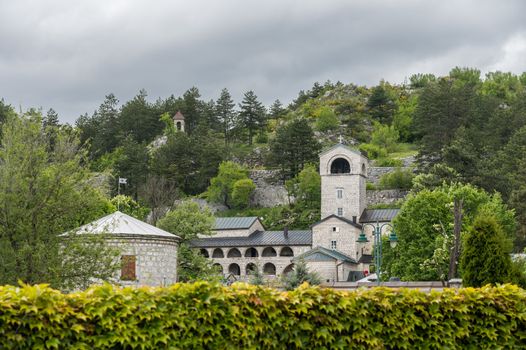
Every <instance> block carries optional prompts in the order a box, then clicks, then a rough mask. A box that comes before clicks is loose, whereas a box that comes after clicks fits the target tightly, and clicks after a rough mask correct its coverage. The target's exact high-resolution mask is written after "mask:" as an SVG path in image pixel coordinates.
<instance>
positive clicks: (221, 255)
mask: <svg viewBox="0 0 526 350" xmlns="http://www.w3.org/2000/svg"><path fill="white" fill-rule="evenodd" d="M224 257H225V253H223V249H221V248H216V249H214V252H213V253H212V258H224Z"/></svg>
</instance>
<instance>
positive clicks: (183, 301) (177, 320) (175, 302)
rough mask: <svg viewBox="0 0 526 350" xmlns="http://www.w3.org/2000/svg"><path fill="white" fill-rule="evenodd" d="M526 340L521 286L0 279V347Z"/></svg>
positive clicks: (525, 295) (410, 345) (469, 344)
mask: <svg viewBox="0 0 526 350" xmlns="http://www.w3.org/2000/svg"><path fill="white" fill-rule="evenodd" d="M524 347H526V291H524V290H522V289H520V288H518V287H515V286H510V285H506V286H502V287H497V288H490V287H485V288H481V289H473V288H466V289H460V290H459V291H456V290H446V291H444V292H432V293H430V294H426V293H422V292H417V291H411V290H401V291H393V290H389V289H385V288H378V289H372V290H360V291H357V292H338V291H334V290H331V289H319V288H310V287H306V286H302V287H300V288H299V289H298V290H295V291H293V292H279V291H276V290H273V289H266V288H261V287H254V286H248V285H234V286H233V287H222V286H218V285H214V284H207V283H195V284H177V285H174V286H172V287H169V288H140V289H119V288H114V287H111V286H109V285H106V286H101V287H93V288H91V289H89V290H87V291H85V292H82V293H73V294H61V293H60V292H58V291H55V290H53V289H50V288H48V287H46V286H24V287H11V286H6V287H0V348H1V349H4V348H5V349H11V348H17V349H45V348H60V349H105V348H112V349H165V348H168V349H203V348H204V349H294V348H306V349H349V348H353V349H354V348H356V349H384V348H385V349H438V348H440V349H481V348H483V349H486V348H488V349H496V348H510V349H511V348H513V349H516V348H524Z"/></svg>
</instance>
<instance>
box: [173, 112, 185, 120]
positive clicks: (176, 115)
mask: <svg viewBox="0 0 526 350" xmlns="http://www.w3.org/2000/svg"><path fill="white" fill-rule="evenodd" d="M173 119H174V120H184V115H183V113H181V111H177V113H175V115H174V117H173Z"/></svg>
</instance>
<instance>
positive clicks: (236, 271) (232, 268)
mask: <svg viewBox="0 0 526 350" xmlns="http://www.w3.org/2000/svg"><path fill="white" fill-rule="evenodd" d="M228 273H230V274H232V275H234V276H239V275H241V269H240V268H239V265H238V264H230V266H228Z"/></svg>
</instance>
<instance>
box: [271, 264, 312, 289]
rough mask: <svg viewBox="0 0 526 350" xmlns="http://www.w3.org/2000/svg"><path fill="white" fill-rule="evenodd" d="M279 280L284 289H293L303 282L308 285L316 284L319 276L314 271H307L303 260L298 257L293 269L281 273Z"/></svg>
mask: <svg viewBox="0 0 526 350" xmlns="http://www.w3.org/2000/svg"><path fill="white" fill-rule="evenodd" d="M281 282H282V283H283V287H284V288H285V289H286V290H293V289H296V288H297V287H299V286H300V285H301V284H302V283H304V282H307V283H309V284H310V285H318V284H320V283H321V278H320V276H319V275H318V274H317V273H316V272H311V271H309V269H308V267H307V263H306V262H305V260H303V259H299V260H298V261H297V262H296V264H295V265H294V270H292V272H290V273H288V274H286V275H283V277H282V280H281Z"/></svg>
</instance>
